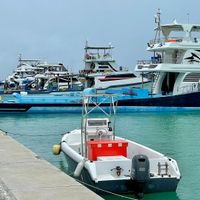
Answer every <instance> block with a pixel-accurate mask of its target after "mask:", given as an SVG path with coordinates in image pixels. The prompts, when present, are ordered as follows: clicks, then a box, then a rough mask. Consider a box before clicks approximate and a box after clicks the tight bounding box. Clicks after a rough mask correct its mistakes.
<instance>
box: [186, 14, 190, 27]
mask: <svg viewBox="0 0 200 200" xmlns="http://www.w3.org/2000/svg"><path fill="white" fill-rule="evenodd" d="M187 22H188V24H189V23H190V13H187Z"/></svg>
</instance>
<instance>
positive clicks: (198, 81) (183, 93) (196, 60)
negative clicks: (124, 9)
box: [121, 10, 200, 110]
mask: <svg viewBox="0 0 200 200" xmlns="http://www.w3.org/2000/svg"><path fill="white" fill-rule="evenodd" d="M156 24H157V28H156V29H155V31H156V35H155V38H154V39H153V40H151V41H150V42H149V43H148V47H147V50H148V51H149V52H151V53H152V56H151V59H149V60H140V61H138V64H137V65H136V68H135V71H137V72H139V73H141V74H145V73H147V74H151V75H152V76H151V77H152V79H153V81H152V86H151V91H150V93H149V94H148V95H146V96H143V97H142V98H135V99H132V100H128V101H123V102H121V105H126V106H127V105H128V106H132V107H133V106H139V107H140V108H141V107H147V108H150V109H151V110H152V109H153V108H155V109H158V108H159V109H160V108H164V109H168V108H169V109H170V110H171V109H172V110H177V109H181V110H183V109H195V110H196V109H197V108H199V107H200V92H199V91H200V37H198V35H199V34H200V25H198V24H189V23H186V24H183V23H178V22H177V21H176V20H174V21H173V23H171V24H163V25H162V24H161V22H160V10H159V11H158V13H157V15H156ZM161 36H163V37H161ZM136 96H137V95H136Z"/></svg>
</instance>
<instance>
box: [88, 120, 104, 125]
mask: <svg viewBox="0 0 200 200" xmlns="http://www.w3.org/2000/svg"><path fill="white" fill-rule="evenodd" d="M105 125H107V120H88V126H105Z"/></svg>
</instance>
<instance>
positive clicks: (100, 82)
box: [80, 42, 148, 90]
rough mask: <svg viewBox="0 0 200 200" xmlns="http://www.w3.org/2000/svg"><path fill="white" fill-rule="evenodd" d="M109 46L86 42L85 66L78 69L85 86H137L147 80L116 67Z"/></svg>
mask: <svg viewBox="0 0 200 200" xmlns="http://www.w3.org/2000/svg"><path fill="white" fill-rule="evenodd" d="M113 48H114V47H113V46H111V45H109V46H89V45H88V42H86V46H85V55H84V62H85V68H84V70H82V71H80V76H82V77H84V79H83V80H84V84H85V88H88V87H94V88H96V89H97V90H105V89H108V88H121V87H127V86H136V85H137V86H138V85H141V84H142V83H146V82H148V80H147V79H146V78H143V77H142V76H136V75H135V74H134V73H133V72H132V71H130V70H128V69H126V68H124V67H121V66H120V67H119V69H118V67H117V64H116V61H115V59H114V58H113V56H112V49H113Z"/></svg>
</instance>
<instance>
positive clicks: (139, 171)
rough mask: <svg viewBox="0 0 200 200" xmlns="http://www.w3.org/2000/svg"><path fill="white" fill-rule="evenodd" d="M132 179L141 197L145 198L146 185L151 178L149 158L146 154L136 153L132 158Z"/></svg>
mask: <svg viewBox="0 0 200 200" xmlns="http://www.w3.org/2000/svg"><path fill="white" fill-rule="evenodd" d="M131 180H132V181H133V183H134V190H135V192H136V195H137V197H138V198H139V199H142V198H143V193H144V186H145V183H147V182H148V181H149V180H150V173H149V159H148V157H147V156H146V155H142V154H139V155H136V156H134V157H133V159H132V168H131Z"/></svg>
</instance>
